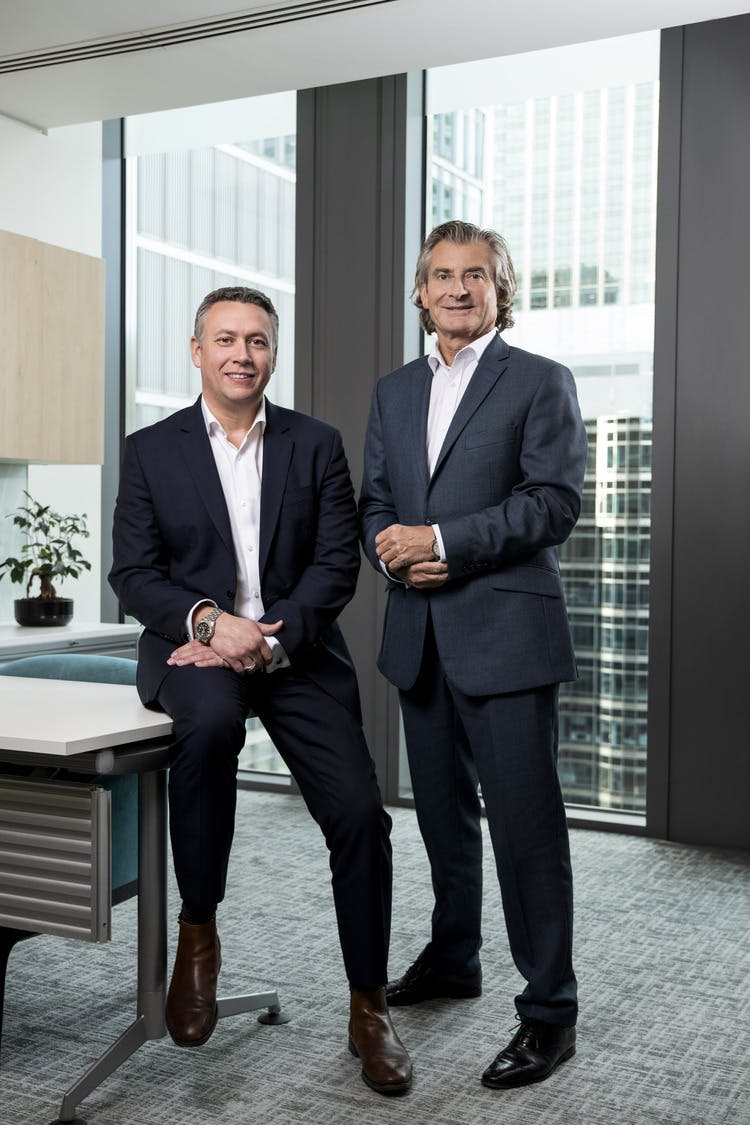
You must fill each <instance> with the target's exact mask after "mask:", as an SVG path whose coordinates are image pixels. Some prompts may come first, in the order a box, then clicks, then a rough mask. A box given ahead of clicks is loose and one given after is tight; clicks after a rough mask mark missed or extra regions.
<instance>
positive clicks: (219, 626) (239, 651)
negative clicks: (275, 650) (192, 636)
mask: <svg viewBox="0 0 750 1125" xmlns="http://www.w3.org/2000/svg"><path fill="white" fill-rule="evenodd" d="M283 628H284V622H283V621H274V623H273V624H272V625H266V624H265V623H264V622H262V621H251V620H248V618H246V617H235V616H234V614H232V613H222V614H221V615H220V616H219V617H217V619H216V627H215V629H214V635H213V637H212V639H211V646H210V647H211V648H212V649H213V650H214V652H216V653H218V654H219V656H220V657H221V658H222V660H224V661H225V662H226V663H227V664H228V665H229V667H230V668H233V669H234V671H235V672H239V673H243V672H245V671H246V670H247V668H248V666H249V665H252V664H253V663H254V664H255V666H256V668H258V669H261V668H264V667H265V666H266V664H269V663H270V662H271V659H272V656H273V654H272V652H271V647H270V645H269V644H268V642H267V641H266V637H272V636H273V635H274V634H275V633H278V632H279V630H280V629H283Z"/></svg>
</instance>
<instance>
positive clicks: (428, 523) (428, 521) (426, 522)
mask: <svg viewBox="0 0 750 1125" xmlns="http://www.w3.org/2000/svg"><path fill="white" fill-rule="evenodd" d="M424 522H425V524H426V525H427V527H429V526H430V524H431V523H432V520H425V521H424Z"/></svg>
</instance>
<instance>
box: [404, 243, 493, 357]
mask: <svg viewBox="0 0 750 1125" xmlns="http://www.w3.org/2000/svg"><path fill="white" fill-rule="evenodd" d="M419 298H420V301H421V302H422V307H423V308H425V309H427V310H428V311H429V314H430V317H431V318H432V321H433V324H434V325H435V331H436V332H437V336H438V342H439V344H440V350H441V352H442V353H443V357H444V358H445V359H446V360H448V361H449V362H452V359H453V356H455V354H456V353H457V352H458V351H460V349H461V348H463V347H465V346H466V345H467V344H470V343H471V342H472V340H477V339H478V338H479V337H480V336H484V334H485V333H486V332H489V331H490V329H491V328H493V327H494V325H495V322H496V320H497V291H496V288H495V260H494V257H493V254H492V250H491V249H490V247H489V246H488V245H487V243H486V242H462V243H459V242H448V241H446V240H444V241H442V242H438V243H437V245H436V246H435V248H434V250H433V251H432V254H431V255H430V264H429V270H428V273H427V281H426V282H425V283H424V284H422V285H420V286H419Z"/></svg>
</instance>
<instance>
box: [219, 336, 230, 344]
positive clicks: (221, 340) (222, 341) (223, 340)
mask: <svg viewBox="0 0 750 1125" xmlns="http://www.w3.org/2000/svg"><path fill="white" fill-rule="evenodd" d="M216 342H217V344H231V342H232V337H231V336H217V337H216Z"/></svg>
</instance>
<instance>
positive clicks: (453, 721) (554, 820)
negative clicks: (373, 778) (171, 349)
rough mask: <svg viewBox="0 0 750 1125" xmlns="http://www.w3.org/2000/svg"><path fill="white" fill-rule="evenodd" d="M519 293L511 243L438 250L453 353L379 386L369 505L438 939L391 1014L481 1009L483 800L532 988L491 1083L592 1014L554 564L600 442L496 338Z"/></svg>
mask: <svg viewBox="0 0 750 1125" xmlns="http://www.w3.org/2000/svg"><path fill="white" fill-rule="evenodd" d="M515 289H516V283H515V276H514V272H513V265H512V263H511V260H510V256H509V254H508V250H507V247H506V245H505V243H504V241H503V240H502V239H501V238H500V236H499V235H498V234H496V233H495V232H494V231H487V230H480V229H479V228H477V227H475V226H473V225H471V224H469V223H463V222H450V223H445V224H443V225H442V226H439V227H437V228H436V229H435V230H433V231H432V233H431V234H430V235H429V236H428V238H427V239H426V241H425V243H424V245H423V247H422V252H421V254H420V257H419V261H418V263H417V271H416V282H415V289H414V295H415V304H416V305H417V307H418V308H419V309H420V310H421V314H420V315H421V320H422V324H423V327H424V328H425V330H426V331H427V332H429V333H433V332H434V333H435V334H436V337H437V339H436V342H435V346H434V348H433V351H432V354H431V355H430V356H428V357H426V358H422V359H418V360H416V361H414V362H413V363H409V364H407V365H406V366H405V367H402V368H401V369H400V370H398V371H394V372H392V373H391V374H390V375H387V376H385V378H383V379H381V380H380V381H379V382H378V383H377V385H376V387H375V391H374V396H373V401H372V409H371V412H370V419H369V423H368V429H367V438H366V444H365V471H364V482H363V486H362V496H361V501H360V522H361V538H362V543H363V546H364V549H365V551H366V553H367V556H368V558H369V559H370V561H371V562H372V564H373V566H375V567H376V568H377V569H378V570H381V571H383V572H385V575H386V577H387V581H388V602H387V607H386V614H385V622H384V629H383V643H382V648H381V652H380V657H379V662H378V663H379V667H380V669H381V671H382V672H383V673H384V675H385V676H386V677H387V678H388V679H389V680H390V681H391V682H392V683H393V684H395V685H396V687H398V688H399V692H400V700H401V711H402V716H403V722H404V732H405V736H406V746H407V752H408V759H409V768H410V772H411V781H412V787H413V792H414V801H415V804H416V810H417V817H418V821H419V827H420V830H421V833H422V837H423V840H424V843H425V847H426V849H427V854H428V857H429V861H430V866H431V872H432V884H433V890H434V895H435V906H434V910H433V914H432V933H431V939H430V941H429V943H428V944H427V946H426V947H425V948H424V949H423V950H422V952H421V953H420V954H419V956H418V958H417V960H416V961H415V962H414V964H413V965H411V966H410V968H409V969H407V971H406V973H405V974H404V976H402V977H401V978H399V979H398V980H396V981H393V982H392V983H390V984H389V985H388V988H387V996H388V1002H389V1004H390V1005H391V1006H395V1005H404V1004H414V1003H418V1002H419V1001H422V1000H427V999H434V998H437V997H452V998H456V999H460V998H468V997H475V996H479V995H480V993H481V989H482V977H481V968H480V961H479V948H480V945H481V941H482V938H481V906H482V833H481V825H480V813H481V805H480V798H479V795H478V789H479V787H480V786H481V796H482V800H483V802H484V807H485V810H486V813H487V819H488V823H489V830H490V836H491V839H492V846H493V850H494V853H495V861H496V866H497V872H498V877H499V881H500V888H501V892H502V899H503V908H504V913H505V921H506V927H507V931H508V938H509V942H510V948H511V953H512V955H513V959H514V961H515V964H516V966H517V968H518V970H519V972H520V973H521V975H522V976H523V977H524V978H525V981H526V985H525V987H524V989H523V990H522V991H521V993H520V995H518V996H517V997H516V1009H517V1014H518V1018H519V1020H520V1023H519V1027H518V1030H517V1031H516V1034H515V1035H514V1036H513V1038H512V1040H511V1042H510V1043H509V1044H508V1046H507V1047H506V1048H504V1049H503V1050H502V1051H501V1052H500V1053H499V1054H498V1056H497V1057H496V1059H495V1060H494V1061H493V1062H492V1063H491V1065H490V1066H489V1067H488V1068H487V1069H486V1070H485V1072H484V1074H483V1075H482V1082H483V1083H484V1084H485V1085H486V1086H490V1087H492V1088H506V1087H511V1086H519V1085H525V1084H526V1083H528V1082H535V1081H540V1080H541V1079H544V1078H546V1077H548V1075H549V1074H551V1073H552V1071H553V1070H554V1069H555V1067H556V1066H558V1065H559V1064H560V1063H561V1062H563V1061H565V1060H566V1059H568V1058H570V1057H571V1056H572V1055H573V1054H574V1052H575V1034H576V1033H575V1024H576V1018H577V999H576V978H575V975H574V972H573V964H572V952H571V946H572V924H573V896H572V876H571V867H570V854H569V847H568V834H567V827H566V820H565V810H564V807H563V802H562V797H561V793H560V786H559V782H558V777H557V771H556V758H557V686H558V684H559V683H560V682H562V681H564V680H571V679H574V678H575V676H576V669H575V662H574V657H573V652H572V648H571V641H570V634H569V629H568V622H567V614H566V610H565V603H564V599H563V592H562V587H561V584H560V574H559V568H558V562H557V557H556V551H555V547H556V545H557V544H559V543H562V542H563V541H564V540H565V539H566V538H567V537H568V536H569V535H570V532H571V531H572V529H573V526H574V524H575V522H576V519H577V518H578V514H579V511H580V503H581V489H582V484H583V474H584V468H585V463H586V433H585V429H584V425H583V422H582V420H581V414H580V410H579V407H578V402H577V399H576V391H575V385H574V383H573V378H572V376H571V373H570V371H568V370H567V368H565V367H562V366H561V365H560V364H558V363H554V362H552V361H551V360H549V359H544V358H542V357H541V356H536V355H531V354H529V353H528V352H524V351H521V350H519V349H517V348H510V347H508V345H507V344H506V343H505V341H504V340H503V339H502V337H501V336H499V335H498V328H507V327H510V326H511V325H512V324H513V319H512V315H511V308H512V304H513V297H514V294H515Z"/></svg>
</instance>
